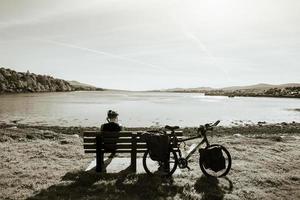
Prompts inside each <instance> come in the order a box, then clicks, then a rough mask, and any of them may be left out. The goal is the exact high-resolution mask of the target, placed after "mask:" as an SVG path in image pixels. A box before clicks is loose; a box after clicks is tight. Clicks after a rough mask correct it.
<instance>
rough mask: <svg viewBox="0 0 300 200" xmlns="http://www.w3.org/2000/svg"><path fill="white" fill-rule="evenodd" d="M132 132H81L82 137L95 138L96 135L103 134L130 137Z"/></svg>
mask: <svg viewBox="0 0 300 200" xmlns="http://www.w3.org/2000/svg"><path fill="white" fill-rule="evenodd" d="M133 133H134V132H133V131H121V132H99V131H85V132H83V137H96V135H97V134H103V135H122V136H124V137H125V136H128V137H131V136H132V134H133Z"/></svg>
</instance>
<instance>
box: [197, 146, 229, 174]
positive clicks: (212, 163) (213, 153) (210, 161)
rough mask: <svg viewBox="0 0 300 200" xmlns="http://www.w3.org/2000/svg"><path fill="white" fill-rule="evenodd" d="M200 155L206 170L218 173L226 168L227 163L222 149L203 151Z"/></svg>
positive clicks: (214, 148) (215, 148)
mask: <svg viewBox="0 0 300 200" xmlns="http://www.w3.org/2000/svg"><path fill="white" fill-rule="evenodd" d="M200 154H201V155H200V157H201V159H203V166H204V168H206V169H211V170H213V171H214V172H218V171H221V170H223V169H225V168H226V162H225V158H224V156H223V153H222V149H221V147H213V148H210V149H203V150H202V151H200Z"/></svg>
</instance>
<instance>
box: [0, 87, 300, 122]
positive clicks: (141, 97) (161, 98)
mask: <svg viewBox="0 0 300 200" xmlns="http://www.w3.org/2000/svg"><path fill="white" fill-rule="evenodd" d="M295 108H300V99H289V98H263V97H235V98H228V97H223V96H204V95H203V94H199V93H164V92H161V93H160V92H117V91H104V92H101V91H99V92H89V91H82V92H81V91H80V92H66V93H35V94H34V93H30V94H8V95H0V121H4V122H9V121H11V120H20V121H19V123H31V124H33V125H60V126H100V124H101V123H103V122H105V118H106V113H107V110H109V109H113V110H116V111H118V112H119V114H120V116H119V121H120V123H121V124H122V125H124V126H134V127H141V126H161V125H166V124H169V125H179V126H198V125H200V124H204V123H207V122H214V121H216V120H221V125H232V124H236V123H241V121H243V122H245V123H257V122H258V121H266V122H270V123H275V122H292V121H296V122H299V121H300V112H299V111H294V110H293V109H295Z"/></svg>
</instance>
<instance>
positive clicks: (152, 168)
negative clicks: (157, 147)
mask: <svg viewBox="0 0 300 200" xmlns="http://www.w3.org/2000/svg"><path fill="white" fill-rule="evenodd" d="M177 164H178V158H177V155H176V152H175V151H173V150H171V151H170V159H169V161H168V163H165V162H161V161H154V160H152V159H151V158H150V154H149V150H147V151H146V152H145V153H144V156H143V167H144V169H145V171H146V172H147V174H149V175H159V176H172V174H173V173H174V172H175V170H176V168H177ZM166 166H168V167H166Z"/></svg>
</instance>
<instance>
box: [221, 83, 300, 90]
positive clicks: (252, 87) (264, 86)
mask: <svg viewBox="0 0 300 200" xmlns="http://www.w3.org/2000/svg"><path fill="white" fill-rule="evenodd" d="M286 87H300V83H287V84H280V85H272V84H265V83H259V84H256V85H248V86H232V87H225V88H220V89H221V90H225V91H234V90H267V89H271V88H286Z"/></svg>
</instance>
